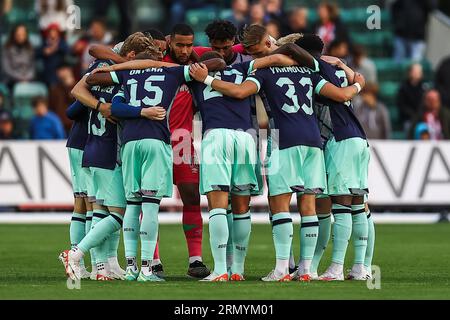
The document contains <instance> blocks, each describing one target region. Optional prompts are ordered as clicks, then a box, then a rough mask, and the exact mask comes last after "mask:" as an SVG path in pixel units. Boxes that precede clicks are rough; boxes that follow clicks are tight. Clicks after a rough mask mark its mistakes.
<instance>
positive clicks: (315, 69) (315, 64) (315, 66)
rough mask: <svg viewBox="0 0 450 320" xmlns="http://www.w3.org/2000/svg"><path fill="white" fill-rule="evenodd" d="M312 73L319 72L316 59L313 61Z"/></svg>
mask: <svg viewBox="0 0 450 320" xmlns="http://www.w3.org/2000/svg"><path fill="white" fill-rule="evenodd" d="M313 59H314V58H313ZM313 71H314V72H319V71H320V66H319V61H317V59H314V70H313Z"/></svg>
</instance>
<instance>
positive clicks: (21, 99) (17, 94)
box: [12, 82, 48, 119]
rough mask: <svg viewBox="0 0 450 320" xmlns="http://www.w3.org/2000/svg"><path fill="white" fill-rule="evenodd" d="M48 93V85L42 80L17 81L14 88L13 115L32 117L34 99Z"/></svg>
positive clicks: (24, 117) (22, 117)
mask: <svg viewBox="0 0 450 320" xmlns="http://www.w3.org/2000/svg"><path fill="white" fill-rule="evenodd" d="M47 94H48V90H47V87H46V86H45V85H44V84H43V83H41V82H21V83H17V84H16V85H15V86H14V89H13V101H14V107H13V109H12V114H13V117H14V118H17V119H30V118H31V117H32V116H33V108H32V106H31V104H32V99H33V98H35V97H37V96H47Z"/></svg>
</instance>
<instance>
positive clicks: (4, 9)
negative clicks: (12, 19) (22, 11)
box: [0, 0, 12, 16]
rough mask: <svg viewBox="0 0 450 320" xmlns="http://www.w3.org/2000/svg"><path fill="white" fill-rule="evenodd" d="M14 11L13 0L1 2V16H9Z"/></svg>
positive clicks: (1, 0)
mask: <svg viewBox="0 0 450 320" xmlns="http://www.w3.org/2000/svg"><path fill="white" fill-rule="evenodd" d="M11 9H12V0H0V16H1V15H3V14H7V13H8V12H9V11H11Z"/></svg>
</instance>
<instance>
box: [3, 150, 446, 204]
mask: <svg viewBox="0 0 450 320" xmlns="http://www.w3.org/2000/svg"><path fill="white" fill-rule="evenodd" d="M370 144H371V152H372V158H371V163H370V168H369V182H370V185H369V189H370V203H371V204H372V205H388V206H401V205H424V206H426V205H439V206H441V205H442V206H446V205H448V206H450V142H416V141H371V142H370ZM174 191H175V190H174ZM266 192H267V188H266ZM293 200H294V199H293ZM72 202H73V198H72V190H71V184H70V168H69V160H68V156H67V150H66V148H65V142H64V141H59V142H50V141H43V142H29V141H23V142H22V141H11V142H9V141H0V205H70V204H72ZM202 204H203V205H206V199H205V198H204V197H202ZM252 204H253V205H254V206H265V205H266V204H267V201H266V195H264V196H260V197H257V198H254V199H253V201H252ZM162 205H163V206H166V207H167V206H178V205H181V201H180V200H179V196H178V193H177V192H174V198H173V199H164V200H163V201H162Z"/></svg>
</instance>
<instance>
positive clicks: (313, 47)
mask: <svg viewBox="0 0 450 320" xmlns="http://www.w3.org/2000/svg"><path fill="white" fill-rule="evenodd" d="M295 44H296V45H298V46H299V47H300V48H303V49H305V50H306V51H308V52H309V53H310V54H311V55H313V56H314V57H320V56H321V55H322V52H323V48H324V46H325V45H324V43H323V41H322V39H320V37H319V36H318V35H315V34H312V33H306V34H304V35H303V37H301V38H299V39H298V40H297V41H295Z"/></svg>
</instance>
